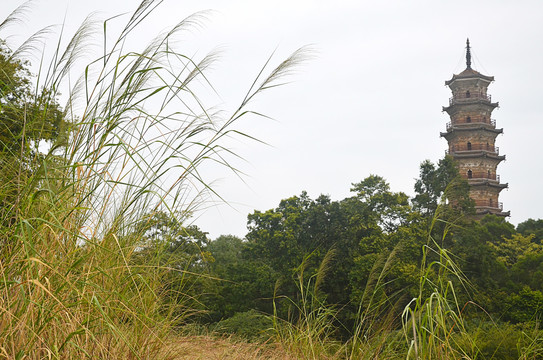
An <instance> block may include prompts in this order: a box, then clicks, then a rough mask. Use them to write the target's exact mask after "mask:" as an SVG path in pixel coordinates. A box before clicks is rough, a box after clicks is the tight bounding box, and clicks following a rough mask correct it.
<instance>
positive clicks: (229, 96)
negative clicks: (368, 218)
mask: <svg viewBox="0 0 543 360" xmlns="http://www.w3.org/2000/svg"><path fill="white" fill-rule="evenodd" d="M20 3H21V1H16V0H3V1H2V5H3V6H2V8H1V9H0V15H2V18H3V17H5V16H6V15H7V14H8V13H9V12H10V11H11V10H12V9H13V8H14V7H16V6H17V5H19V4H20ZM138 4H139V1H136V0H124V1H111V0H108V1H105V0H93V1H83V0H47V1H45V0H42V1H37V2H36V4H35V5H34V11H33V12H32V13H31V14H30V15H29V16H28V19H29V21H28V23H27V24H26V25H25V26H24V27H23V29H24V30H23V31H22V32H23V33H24V31H28V32H29V33H30V32H32V30H36V29H37V28H39V27H40V26H45V25H48V24H59V23H62V21H63V20H64V18H65V17H66V24H67V29H68V31H70V29H71V30H72V31H73V30H74V29H75V28H76V27H77V26H78V25H79V24H80V23H81V21H82V20H83V19H84V17H85V16H86V15H87V14H88V13H90V12H92V11H100V12H101V13H100V16H101V17H104V18H105V17H108V16H111V15H115V14H119V13H122V12H127V11H130V10H133V9H134V8H135V7H136V6H137V5H138ZM206 9H212V10H215V11H214V12H213V13H212V14H211V15H210V16H209V22H208V23H207V24H206V26H205V27H204V28H202V29H197V30H196V29H195V31H194V32H193V33H192V34H191V35H190V40H188V42H187V51H189V52H190V54H191V55H192V54H196V55H197V56H199V55H204V54H205V53H207V52H208V51H210V50H212V49H214V48H216V47H221V49H222V50H223V52H222V59H221V60H220V61H219V63H218V65H217V66H215V67H214V69H213V71H212V72H211V73H210V74H209V78H210V80H211V82H212V83H213V85H214V87H215V88H216V89H217V92H218V93H219V94H220V97H217V98H215V99H214V100H213V101H215V102H216V104H215V103H212V104H208V105H210V106H212V105H220V106H222V107H225V108H227V109H233V108H234V107H235V106H236V105H238V103H239V101H240V100H241V98H242V97H243V95H244V91H245V90H246V89H248V87H249V86H250V83H251V81H252V79H253V78H254V76H255V75H256V74H257V72H258V70H259V69H260V67H261V66H262V65H263V64H264V62H265V61H266V59H267V58H268V56H269V55H270V54H271V53H272V52H273V51H274V50H275V49H277V51H276V55H275V59H276V61H275V63H274V64H277V63H278V62H279V61H280V60H282V59H284V58H285V57H286V56H288V54H290V53H291V52H292V51H294V50H296V49H297V48H299V47H300V46H303V45H307V44H311V45H312V46H313V48H314V49H315V50H316V56H315V57H314V58H312V59H310V60H309V61H308V62H306V63H305V64H304V65H303V66H302V67H301V68H300V71H298V72H297V74H295V75H294V76H292V77H291V78H290V79H289V80H291V81H292V82H291V83H290V84H288V85H287V86H285V87H282V88H278V89H275V90H273V91H270V92H269V93H266V94H263V96H262V97H261V98H260V99H259V100H258V101H257V102H255V103H254V104H253V106H252V108H253V109H254V110H258V111H260V112H262V113H265V114H266V115H268V116H270V117H272V118H273V119H274V120H263V119H252V120H251V122H247V123H246V124H245V123H244V124H245V125H244V126H245V127H246V128H245V129H246V130H247V132H249V133H250V134H251V135H253V136H255V137H257V138H259V139H261V140H262V141H265V142H266V143H268V144H270V146H266V145H262V144H259V143H256V142H251V141H248V140H244V141H238V142H236V143H235V145H234V150H235V151H236V152H238V153H239V154H240V155H241V156H242V157H243V158H244V159H245V160H246V161H245V162H236V163H235V165H236V166H237V167H238V168H240V170H242V171H243V172H245V173H246V174H247V175H246V176H245V177H244V178H243V179H244V181H241V180H239V179H238V178H237V177H236V176H235V175H233V174H232V173H230V172H228V171H226V170H225V171H222V172H221V173H217V174H216V175H215V178H216V179H217V182H215V184H214V186H215V189H216V190H217V191H218V192H219V193H220V194H221V195H222V196H223V197H224V199H226V200H227V201H228V202H229V203H230V206H227V205H224V204H223V205H218V206H214V207H210V208H208V209H207V210H205V211H202V212H201V213H199V214H197V215H198V218H197V219H195V220H194V221H195V223H196V224H197V225H199V226H200V227H201V228H202V230H204V231H208V232H209V233H210V236H211V237H212V238H215V237H217V236H218V235H220V234H235V235H238V236H244V235H245V233H246V217H247V214H248V213H250V212H252V211H253V210H254V209H258V210H267V209H270V208H274V207H276V206H277V205H278V203H279V201H280V200H281V199H283V198H287V197H290V196H292V195H298V194H300V193H301V191H303V190H307V192H308V193H309V195H310V196H311V197H313V198H314V197H317V196H318V195H319V194H321V193H322V194H329V195H330V196H331V197H332V199H334V200H340V199H343V198H345V197H347V196H349V189H350V186H351V183H353V182H358V181H360V180H362V179H364V178H365V177H367V176H368V175H370V174H377V175H381V176H383V177H384V178H385V179H386V180H387V181H388V182H389V183H390V185H391V188H392V190H394V191H403V192H406V193H407V194H409V195H413V184H414V181H415V178H417V177H418V171H419V164H420V163H421V162H422V161H423V160H425V159H430V160H432V161H434V162H435V161H437V160H439V159H440V158H442V157H443V156H444V150H445V149H446V148H447V143H446V141H445V140H444V139H441V138H440V137H439V132H440V131H444V130H445V124H446V123H447V122H448V121H449V119H448V116H447V115H446V113H443V112H442V111H441V107H442V106H443V105H446V104H448V99H449V97H450V96H451V95H450V91H449V89H448V88H447V87H445V85H444V82H445V80H448V79H450V78H451V77H452V75H453V73H459V72H461V71H462V70H463V69H464V68H465V60H464V52H465V49H464V48H465V42H466V38H467V37H469V38H470V41H471V45H472V54H473V67H474V68H475V69H476V70H478V71H480V72H482V73H483V74H485V75H491V76H494V77H495V82H494V83H492V84H491V85H490V87H489V93H490V94H491V95H492V99H493V101H498V102H499V103H500V108H499V109H496V110H495V111H494V113H493V116H492V117H493V118H494V119H496V121H497V126H498V127H503V129H504V134H503V135H500V136H499V137H498V139H497V145H498V146H499V147H500V154H505V155H506V157H507V160H506V161H505V162H502V163H501V164H500V166H499V167H498V174H500V175H501V180H502V182H507V183H509V189H508V190H504V191H502V193H501V195H500V201H502V202H503V204H504V210H506V211H507V210H509V211H511V217H510V218H509V220H510V221H511V222H512V223H513V224H517V223H518V222H521V221H524V220H526V219H528V218H536V219H537V218H543V206H542V204H543V192H542V191H541V183H542V177H543V163H542V161H541V159H540V157H541V155H540V153H541V151H542V150H543V149H542V148H539V147H538V146H536V145H538V144H542V143H543V141H542V134H543V121H542V120H543V109H542V107H541V105H540V104H541V99H543V88H542V83H543V82H542V80H543V43H542V39H543V2H541V1H538V0H533V1H515V2H513V1H505V0H503V1H501V0H483V1H469V0H456V1H436V0H425V1H405V0H393V1H366V0H363V1H348V0H336V1H320V0H312V1H310V0H307V1H306V0H290V1H285V0H274V1H254V0H232V1H228V0H216V1H213V0H209V1H208V0H187V1H177V0H166V1H164V3H163V4H162V5H161V8H160V9H159V10H158V11H157V12H156V13H155V14H154V16H152V17H150V18H149V19H148V21H146V23H145V24H144V25H143V26H144V30H145V31H144V32H143V34H144V35H148V36H149V37H148V39H150V38H151V35H152V34H154V33H158V32H160V31H162V30H165V29H166V28H167V27H168V25H174V24H175V23H176V22H178V21H179V20H181V19H182V18H184V17H186V16H188V15H190V14H191V13H194V12H196V11H199V10H206ZM125 21H126V20H125ZM144 35H142V36H141V41H142V46H143V44H144V42H145V41H146V40H148V39H145V36H144ZM21 36H22V35H21ZM139 39H140V38H138V40H139ZM14 41H16V39H15V40H14ZM136 45H137V44H136Z"/></svg>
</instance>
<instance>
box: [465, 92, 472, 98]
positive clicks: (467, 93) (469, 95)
mask: <svg viewBox="0 0 543 360" xmlns="http://www.w3.org/2000/svg"><path fill="white" fill-rule="evenodd" d="M466 97H467V98H469V97H471V94H470V92H469V90H468V91H466Z"/></svg>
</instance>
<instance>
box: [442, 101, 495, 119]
mask: <svg viewBox="0 0 543 360" xmlns="http://www.w3.org/2000/svg"><path fill="white" fill-rule="evenodd" d="M478 104H481V105H486V106H488V107H490V108H491V109H495V108H497V107H499V106H500V103H499V102H495V103H493V102H489V101H487V100H484V99H472V100H470V101H462V102H458V103H454V104H451V105H449V106H443V107H442V111H446V112H447V113H448V114H449V115H452V114H453V113H454V112H455V110H456V109H457V108H459V107H464V106H466V105H478Z"/></svg>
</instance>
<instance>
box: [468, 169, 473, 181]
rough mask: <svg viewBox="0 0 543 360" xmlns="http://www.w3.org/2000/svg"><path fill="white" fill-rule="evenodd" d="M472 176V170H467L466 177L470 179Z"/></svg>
mask: <svg viewBox="0 0 543 360" xmlns="http://www.w3.org/2000/svg"><path fill="white" fill-rule="evenodd" d="M472 177H473V172H472V171H471V170H468V179H471V178H472Z"/></svg>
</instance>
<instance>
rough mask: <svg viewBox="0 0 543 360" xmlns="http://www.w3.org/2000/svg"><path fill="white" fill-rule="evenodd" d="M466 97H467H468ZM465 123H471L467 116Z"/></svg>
mask: <svg viewBox="0 0 543 360" xmlns="http://www.w3.org/2000/svg"><path fill="white" fill-rule="evenodd" d="M468 97H469V96H468ZM466 122H467V123H470V122H471V117H469V116H468V117H467V118H466Z"/></svg>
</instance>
